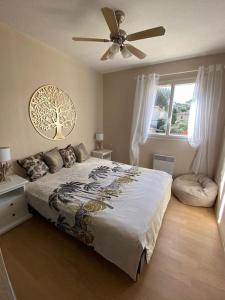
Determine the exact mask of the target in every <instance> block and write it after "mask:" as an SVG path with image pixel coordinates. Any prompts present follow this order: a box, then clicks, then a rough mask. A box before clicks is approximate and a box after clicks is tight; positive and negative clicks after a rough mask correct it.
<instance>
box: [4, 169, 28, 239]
mask: <svg viewBox="0 0 225 300" xmlns="http://www.w3.org/2000/svg"><path fill="white" fill-rule="evenodd" d="M27 182H28V181H27V180H26V179H24V178H22V177H20V176H17V175H12V176H9V177H8V180H7V181H6V182H3V183H0V234H2V233H5V232H6V231H9V230H10V229H12V228H13V227H15V226H17V225H18V224H20V223H22V222H24V221H26V220H27V219H29V218H31V217H32V215H31V214H29V212H28V206H27V202H26V199H25V194H24V191H25V185H26V183H27Z"/></svg>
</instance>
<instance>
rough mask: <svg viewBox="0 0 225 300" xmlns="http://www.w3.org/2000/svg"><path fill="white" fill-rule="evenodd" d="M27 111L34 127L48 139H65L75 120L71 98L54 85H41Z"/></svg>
mask: <svg viewBox="0 0 225 300" xmlns="http://www.w3.org/2000/svg"><path fill="white" fill-rule="evenodd" d="M29 113H30V119H31V122H32V124H33V126H34V128H35V129H36V130H37V132H38V133H39V134H40V135H42V136H43V137H45V138H46V139H49V140H61V139H65V137H66V136H68V135H69V134H70V133H71V131H72V130H73V128H74V125H75V122H76V111H75V107H74V104H73V101H72V99H71V98H70V97H69V95H67V94H66V93H65V92H64V91H62V90H61V89H59V88H58V87H56V86H54V85H44V86H41V87H40V88H39V89H37V90H36V91H35V92H34V94H33V95H32V97H31V100H30V106H29Z"/></svg>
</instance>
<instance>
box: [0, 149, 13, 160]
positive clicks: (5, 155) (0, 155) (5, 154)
mask: <svg viewBox="0 0 225 300" xmlns="http://www.w3.org/2000/svg"><path fill="white" fill-rule="evenodd" d="M9 160H11V153H10V148H9V147H0V161H9Z"/></svg>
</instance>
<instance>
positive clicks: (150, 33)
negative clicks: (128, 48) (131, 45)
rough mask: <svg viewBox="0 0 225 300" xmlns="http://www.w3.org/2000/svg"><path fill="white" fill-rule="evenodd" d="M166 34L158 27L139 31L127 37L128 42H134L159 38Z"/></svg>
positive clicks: (163, 29) (162, 28)
mask: <svg viewBox="0 0 225 300" xmlns="http://www.w3.org/2000/svg"><path fill="white" fill-rule="evenodd" d="M165 32H166V30H165V28H164V27H162V26H160V27H155V28H151V29H147V30H143V31H139V32H136V33H132V34H129V35H128V36H127V40H128V41H136V40H141V39H147V38H152V37H155V36H160V35H164V34H165Z"/></svg>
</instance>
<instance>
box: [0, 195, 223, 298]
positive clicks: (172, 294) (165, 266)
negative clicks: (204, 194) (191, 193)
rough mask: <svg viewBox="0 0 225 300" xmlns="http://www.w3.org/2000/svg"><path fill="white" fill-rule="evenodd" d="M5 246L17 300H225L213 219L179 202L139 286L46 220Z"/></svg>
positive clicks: (0, 240)
mask: <svg viewBox="0 0 225 300" xmlns="http://www.w3.org/2000/svg"><path fill="white" fill-rule="evenodd" d="M0 246H1V248H2V252H3V255H4V258H5V263H6V266H7V269H8V273H9V276H10V278H11V281H12V284H13V286H14V289H15V292H16V295H17V298H18V300H36V299H38V300H39V299H40V300H45V299H46V300H47V299H48V300H58V299H60V300H70V299H71V300H72V299H73V300H76V299H77V300H83V299H85V300H89V299H91V300H95V299H100V300H103V299H106V300H111V299H118V300H119V299H120V300H122V299H129V300H133V299H135V300H147V299H149V300H155V299H157V300H161V299H162V300H164V299H165V300H166V299H167V300H168V299H171V300H176V299H178V300H186V299H187V300H192V299H196V300H208V299H209V300H220V299H221V300H224V299H225V260H224V253H223V250H222V247H221V244H220V239H219V236H218V231H217V225H216V222H215V216H214V211H213V210H212V209H203V208H193V207H189V206H185V205H183V204H181V203H179V202H178V201H177V200H175V199H171V201H170V204H169V207H168V209H167V213H166V215H165V218H164V222H163V226H162V228H161V231H160V234H159V238H158V241H157V245H156V248H155V251H154V254H153V256H152V259H151V262H150V264H149V265H147V266H146V267H145V269H144V272H143V273H142V275H141V277H140V278H139V280H138V282H137V283H134V282H133V281H132V280H131V279H130V278H129V277H128V276H127V275H126V274H125V273H123V272H122V271H120V270H119V269H118V268H117V267H115V266H114V265H112V264H111V263H109V262H107V261H106V260H105V259H103V258H102V257H101V256H99V255H98V254H96V253H94V251H92V250H90V249H88V248H87V247H85V246H83V245H82V244H81V243H80V242H78V241H75V240H74V239H72V238H71V237H69V236H67V235H66V234H63V233H61V232H59V231H57V230H56V229H55V228H54V227H53V226H52V225H50V224H48V223H47V222H46V221H44V220H43V219H42V218H40V217H34V218H32V219H31V220H29V221H27V222H26V223H24V224H23V225H20V226H18V227H17V228H15V229H14V230H12V231H10V232H8V233H7V234H5V235H3V236H1V237H0ZM1 300H3V299H1Z"/></svg>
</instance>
